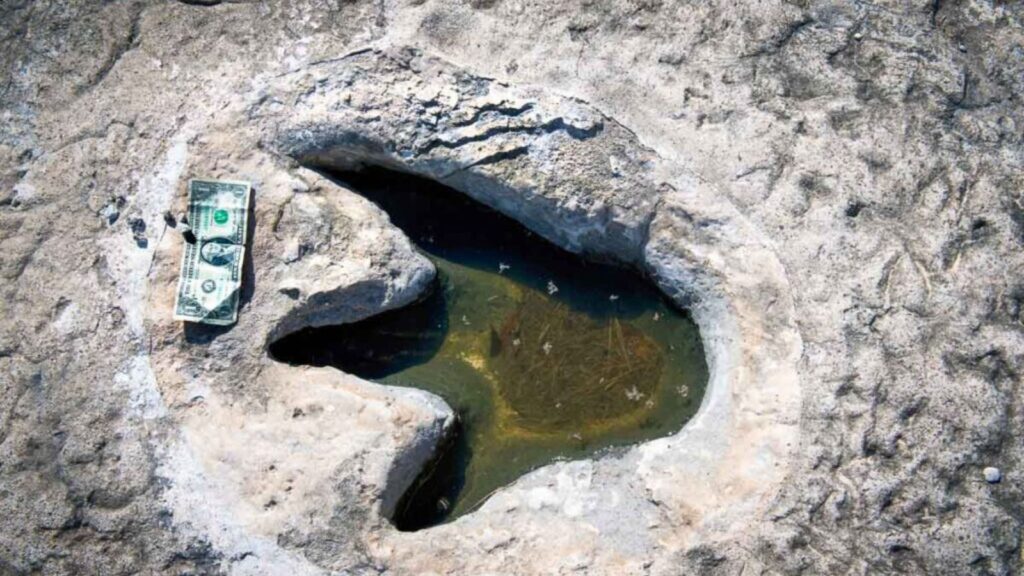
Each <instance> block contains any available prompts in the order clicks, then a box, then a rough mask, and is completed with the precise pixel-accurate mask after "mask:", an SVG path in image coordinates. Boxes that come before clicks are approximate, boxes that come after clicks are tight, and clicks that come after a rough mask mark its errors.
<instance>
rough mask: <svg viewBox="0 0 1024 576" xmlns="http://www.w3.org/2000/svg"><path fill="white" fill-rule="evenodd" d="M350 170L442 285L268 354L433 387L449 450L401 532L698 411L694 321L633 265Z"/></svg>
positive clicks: (461, 201) (417, 493)
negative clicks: (445, 411) (449, 429)
mask: <svg viewBox="0 0 1024 576" xmlns="http://www.w3.org/2000/svg"><path fill="white" fill-rule="evenodd" d="M343 179H344V180H345V181H346V182H347V183H348V184H349V185H351V186H352V187H353V188H354V189H355V190H357V191H359V192H360V193H361V194H363V195H365V196H366V197H368V198H369V199H371V200H373V201H374V202H376V203H377V204H378V205H380V206H381V207H382V208H384V209H385V211H387V212H388V214H389V215H390V217H391V219H392V222H394V223H395V224H396V225H397V226H399V227H400V228H402V229H403V230H404V231H405V232H406V234H407V235H408V236H409V237H410V238H411V239H412V240H413V241H414V242H415V243H416V244H417V245H418V246H419V247H420V249H421V250H422V251H423V252H424V253H425V254H427V255H428V257H430V258H431V260H432V261H433V262H434V264H435V265H436V266H437V270H438V278H437V281H436V282H435V285H434V289H433V290H432V291H431V293H430V294H429V295H428V296H427V297H426V298H425V299H423V300H422V301H420V302H418V303H416V304H413V305H411V306H408V307H406V308H403V309H401V310H395V311H391V312H387V313H385V314H381V315H378V316H376V317H373V318H370V319H367V320H364V321H362V322H358V323H355V324H350V325H342V326H334V327H327V328H318V329H307V330H303V331H301V332H299V333H296V334H293V335H291V336H288V337H286V338H284V339H282V340H281V341H279V342H277V343H275V344H274V345H273V346H272V349H271V352H272V353H273V355H274V356H275V357H277V358H279V359H281V360H285V361H289V362H293V363H300V364H312V365H318V366H325V365H329V366H336V367H338V368H340V369H341V370H344V371H346V372H349V373H353V374H356V375H359V376H361V377H364V378H369V379H372V380H375V381H378V382H381V383H385V384H391V385H399V386H412V387H416V388H421V389H424V390H429V391H431V392H434V393H436V394H438V395H439V396H441V397H442V398H444V399H445V400H446V401H447V402H448V404H449V405H450V406H452V408H453V409H454V410H455V411H456V413H457V414H458V415H459V418H460V421H459V422H460V424H459V429H458V433H457V434H456V435H455V436H454V437H453V439H452V441H451V442H450V445H449V446H447V447H446V449H445V451H444V455H443V457H442V458H440V459H439V460H438V461H437V462H435V463H434V464H433V465H432V467H431V469H430V470H428V471H427V472H426V473H424V474H423V475H422V476H421V478H420V479H419V480H418V481H417V483H416V484H415V485H414V487H413V488H412V489H410V491H409V493H407V494H406V496H405V497H404V498H403V500H402V502H401V503H400V505H399V509H398V511H397V512H396V514H395V517H394V518H393V521H394V522H395V524H396V526H398V527H399V528H400V529H409V530H414V529H418V528H423V527H427V526H431V525H434V524H437V523H439V522H442V521H445V520H446V519H453V518H456V517H458V516H459V515H461V514H464V513H466V512H468V511H470V510H472V509H473V508H475V507H477V506H478V505H480V504H481V503H482V502H483V501H484V500H485V499H486V498H487V496H488V495H490V494H491V493H492V492H494V491H495V490H496V489H498V488H500V487H502V486H504V485H507V484H510V483H511V482H513V481H514V480H515V479H516V478H518V477H520V476H521V475H523V474H524V473H525V472H528V471H529V470H532V469H534V468H537V467H539V466H542V465H544V464H547V463H549V462H552V461H554V460H557V459H577V458H582V457H586V456H590V455H593V454H594V453H595V452H598V451H601V450H603V449H608V448H611V447H614V446H621V445H626V444H632V443H636V442H640V441H643V440H647V439H651V438H657V437H661V436H666V435H669V434H672V433H674V432H677V431H678V430H679V429H680V428H681V427H682V426H683V424H684V423H685V422H686V421H687V420H688V419H689V418H690V417H691V416H692V415H693V414H694V412H695V411H696V410H697V408H698V407H699V406H700V401H701V397H702V395H703V393H704V386H705V384H706V382H707V367H706V364H705V360H704V351H703V349H702V347H701V341H700V336H699V334H698V331H697V327H696V326H695V325H694V323H693V322H692V321H691V319H690V318H689V317H688V316H687V315H686V314H685V313H683V312H680V311H678V310H677V309H675V308H673V307H672V306H671V305H669V304H668V303H667V302H666V300H665V299H664V298H663V297H662V295H661V294H660V293H659V292H658V291H657V290H655V289H654V288H653V287H651V285H650V283H649V282H648V281H647V280H646V279H644V278H643V277H641V276H640V275H638V274H636V273H634V272H631V271H628V270H625V269H622V268H618V267H613V266H609V265H604V264H596V263H592V262H588V261H586V260H584V259H583V258H581V257H579V256H576V255H573V254H570V253H568V252H565V251H563V250H561V249H559V248H557V247H555V246H554V245H552V244H550V243H548V242H547V241H545V240H543V239H542V238H540V237H538V236H536V235H534V234H532V233H530V232H529V231H528V230H526V229H525V228H524V227H522V226H521V225H520V224H518V223H517V222H515V221H513V220H511V219H509V218H507V217H505V216H502V215H501V214H499V213H497V212H495V211H492V210H490V209H488V208H486V207H483V206H481V205H480V204H478V203H476V202H474V201H472V200H470V199H468V198H467V197H465V196H463V195H461V194H459V193H457V192H454V191H452V190H450V189H447V188H445V187H443V186H440V185H438V184H436V183H433V182H429V181H425V180H420V179H417V178H413V177H409V176H402V175H396V174H391V173H383V172H375V171H371V172H368V173H360V174H347V175H345V176H344V177H343Z"/></svg>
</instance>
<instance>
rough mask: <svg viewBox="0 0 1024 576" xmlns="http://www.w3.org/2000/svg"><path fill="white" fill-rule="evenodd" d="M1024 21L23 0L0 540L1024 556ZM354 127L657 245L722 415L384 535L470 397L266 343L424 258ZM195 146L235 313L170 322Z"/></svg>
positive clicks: (875, 561)
mask: <svg viewBox="0 0 1024 576" xmlns="http://www.w3.org/2000/svg"><path fill="white" fill-rule="evenodd" d="M1022 17H1024V11H1022V10H1021V8H1020V7H1019V6H1017V5H1016V4H1011V3H1007V4H990V3H983V2H962V3H946V2H923V3H909V2H907V3H857V4H846V3H829V2H814V1H811V2H792V3H786V2H764V3H757V4H754V3H747V4H737V3H731V2H707V3H700V4H683V3H678V4H677V3H670V2H660V1H657V0H596V1H589V0H588V1H585V2H584V1H581V2H573V1H570V2H559V3H542V2H528V1H524V0H487V1H478V0H472V1H467V0H410V1H406V0H394V1H393V0H380V1H378V0H373V1H362V0H353V1H345V2H313V1H309V2H307V1H304V0H290V1H287V2H246V1H241V0H239V1H231V2H217V1H210V2H207V1H203V2H198V1H193V2H137V1H125V2H118V3H94V2H84V1H83V2H61V3H57V2H23V1H18V0H11V1H6V2H2V3H0V44H2V48H3V49H2V50H0V246H2V248H3V250H0V278H2V281H0V291H2V298H0V306H2V308H0V311H2V312H3V313H2V314H0V574H6V573H11V574H22V573H25V574H91V573H97V574H137V573H140V574H149V573H159V574H221V573H228V574H283V573H287V574H395V575H398V574H432V573H433V574H485V573H494V574H567V573H574V572H575V573H586V574H616V575H619V574H664V575H670V574H750V573H755V574H757V573H785V574H799V573H804V574H817V573H828V574H832V573H835V574H840V573H843V574H845V573H853V574H875V573H931V574H1016V573H1019V572H1021V571H1022V570H1024V559H1022V558H1024V557H1022V548H1021V539H1022V523H1024V506H1022V502H1024V494H1022V492H1024V484H1022V480H1021V474H1022V472H1021V456H1022V452H1024V444H1022V443H1021V441H1020V438H1021V437H1022V433H1024V430H1022V428H1024V415H1022V414H1021V410H1020V408H1021V405H1022V393H1024V392H1022V389H1021V385H1020V380H1021V374H1022V371H1024V319H1022V318H1024V317H1022V306H1024V282H1022V280H1021V278H1022V277H1024V274H1022V273H1024V256H1022V250H1021V247H1022V244H1024V192H1022V191H1024V178H1022V177H1021V174H1022V171H1021V167H1022V166H1021V165H1022V160H1024V158H1022V155H1021V152H1022V148H1021V138H1022V130H1024V128H1022V126H1024V114H1022V110H1021V105H1020V102H1019V98H1020V94H1021V93H1022V91H1024V32H1022V28H1021V18H1022ZM363 163H370V164H377V165H383V166H386V167H389V168H392V169H398V170H404V171H409V172H414V173H418V174H421V175H424V176H427V177H430V178H433V179H436V180H439V181H441V182H444V183H445V184H447V185H449V186H451V187H453V188H456V189H458V190H461V191H463V192H465V193H467V194H470V195H472V196H474V197H475V198H477V199H478V200H481V201H483V202H485V203H487V204H490V205H491V206H494V207H495V208H498V209H500V210H502V211H504V212H506V213H508V214H510V215H513V216H514V217H516V218H518V219H519V220H520V221H522V222H524V223H525V224H527V225H528V226H530V227H531V228H533V229H534V230H535V231H537V232H538V233H540V234H542V235H544V236H546V237H547V238H549V239H550V240H552V241H553V242H555V243H557V244H559V245H561V246H563V247H565V248H568V249H570V250H574V251H577V252H582V253H586V254H589V255H591V256H593V257H597V258H602V259H607V260H613V261H618V262H621V263H624V264H628V265H632V266H635V267H638V268H640V269H642V270H644V271H645V272H647V273H648V274H649V275H650V276H651V277H652V279H653V280H654V281H655V282H657V283H658V285H659V287H661V288H662V290H663V291H665V292H666V294H668V295H669V296H670V297H672V298H674V299H675V300H676V301H677V302H679V303H680V304H681V305H685V306H687V307H690V308H692V310H693V311H694V315H695V318H696V319H697V321H698V323H699V324H700V327H701V331H702V336H703V338H704V340H705V345H706V348H707V349H708V354H709V366H710V367H711V370H712V382H711V385H710V387H709V392H708V398H707V399H706V401H705V405H704V407H703V408H702V412H701V415H700V416H698V418H696V419H695V421H694V422H692V423H691V424H690V425H688V426H687V427H686V428H685V429H684V430H682V431H681V432H680V433H679V434H677V435H675V436H673V437H670V438H666V439H663V440H658V441H655V442H650V443H647V444H644V445H641V446H638V447H635V448H633V449H631V450H628V451H625V452H624V453H622V454H617V455H615V456H614V457H609V458H603V459H600V460H596V461H582V462H569V463H559V464H556V465H552V466H548V467H545V468H543V469H540V470H538V471H536V472H534V473H531V474H530V475H528V476H526V477H524V478H522V479H521V480H520V481H518V482H517V483H516V484H515V485H513V486H511V487H508V488H507V489H505V490H503V491H501V492H499V493H498V494H497V495H495V497H493V498H492V499H491V500H490V501H489V502H488V503H487V504H486V505H485V506H484V507H483V509H481V510H479V511H478V512H475V513H473V514H470V515H468V516H466V517H463V518H462V519H460V520H459V521H457V522H455V523H452V524H448V525H445V526H442V527H439V528H435V529H430V530H426V531H422V532H417V533H413V534H403V533H398V532H396V531H395V530H394V529H393V528H392V527H391V526H390V524H389V523H388V521H387V520H386V517H387V514H388V513H389V511H390V509H391V508H392V507H393V506H394V504H395V501H396V499H397V497H398V496H399V495H400V494H401V491H402V490H403V489H404V487H405V486H407V485H408V482H409V481H411V477H412V476H413V475H414V474H415V471H416V470H418V469H419V467H420V466H422V464H423V462H424V461H425V460H426V459H427V458H429V457H430V455H431V454H432V452H433V449H434V447H435V446H436V445H437V443H438V442H439V440H440V438H442V437H443V436H444V434H445V433H446V432H447V430H448V429H449V427H450V426H451V422H452V413H451V411H450V409H449V408H448V407H447V406H445V405H444V403H443V402H441V401H440V400H439V399H437V398H434V397H432V396H430V395H429V394H426V393H422V392H419V391H416V390H410V389H397V388H386V387H381V386H377V385H374V384H372V383H367V382H364V381H361V380H359V379H357V378H355V377H353V376H349V375H345V374H341V373H339V372H337V371H334V370H330V369H314V368H296V367H288V366H283V365H280V364H277V363H275V362H274V361H273V360H272V359H270V358H269V357H268V356H267V354H266V346H267V344H268V342H270V341H272V340H273V339H274V338H277V337H279V336H281V335H283V334H286V333H288V332H291V331H293V330H295V329H298V328H300V327H302V326H307V325H323V324H331V323H338V322H350V321H355V320H358V319H361V318H365V317H367V316H369V315H372V314H374V313H377V312H379V311H382V310H387V309H394V308H398V307H401V306H403V305H405V304H408V303H411V302H413V301H415V300H416V299H417V298H418V297H419V296H420V295H421V294H422V292H423V290H424V289H425V287H426V286H427V285H428V284H429V282H430V281H431V279H432V277H433V274H434V271H433V269H432V267H431V265H430V264H429V262H428V261H427V260H426V259H425V258H423V257H422V256H421V255H419V254H418V253H417V252H416V251H415V249H414V248H413V247H412V245H411V244H410V243H409V241H408V240H407V239H406V238H405V237H404V235H403V234H402V233H401V232H400V231H399V230H397V229H395V228H394V227H393V226H391V225H390V223H389V222H388V220H387V217H386V215H384V214H383V213H382V212H381V211H380V210H378V209H377V208H376V207H374V206H373V205H372V204H370V203H368V202H366V201H365V200H363V199H361V198H360V197H359V196H357V195H355V194H354V193H352V192H351V191H350V190H348V189H346V187H345V186H344V184H343V183H341V182H337V181H334V180H331V179H329V178H328V177H326V176H324V175H323V174H322V173H320V172H317V171H314V169H315V168H318V167H331V168H346V167H354V166H358V165H360V164H363ZM191 176H207V177H220V178H228V179H242V180H249V181H252V182H253V183H254V191H255V203H254V213H253V228H254V234H253V235H252V237H251V238H252V243H251V245H250V249H251V254H252V256H251V262H249V263H248V264H249V265H248V266H247V276H246V282H245V285H246V289H245V291H244V292H243V295H242V302H243V304H242V308H241V310H240V312H239V322H238V324H237V325H235V326H234V327H231V328H230V329H212V328H206V327H185V328H183V327H182V325H181V324H180V323H175V322H172V321H171V320H170V308H171V306H172V303H173V291H174V285H175V282H176V278H177V273H178V262H179V258H180V250H181V237H180V233H179V231H178V228H177V222H176V218H175V215H176V214H178V213H180V212H181V211H182V210H183V208H184V206H185V202H186V181H187V179H188V178H189V177H191ZM989 468H995V469H997V470H998V480H997V481H993V479H994V478H995V477H996V476H995V475H993V474H992V473H991V471H989V470H988V469H989Z"/></svg>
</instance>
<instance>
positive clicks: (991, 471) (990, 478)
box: [982, 466, 1003, 484]
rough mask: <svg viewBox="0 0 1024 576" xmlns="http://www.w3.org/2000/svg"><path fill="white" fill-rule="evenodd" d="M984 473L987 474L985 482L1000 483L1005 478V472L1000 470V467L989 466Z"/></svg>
mask: <svg viewBox="0 0 1024 576" xmlns="http://www.w3.org/2000/svg"><path fill="white" fill-rule="evenodd" d="M982 473H983V474H984V475H985V482H988V483H989V484H998V483H999V481H1000V480H1002V479H1003V473H1002V472H1000V471H999V468H995V467H992V466H989V467H988V468H985V469H984V470H983V471H982Z"/></svg>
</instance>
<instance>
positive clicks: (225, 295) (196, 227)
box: [174, 180, 252, 326]
mask: <svg viewBox="0 0 1024 576" xmlns="http://www.w3.org/2000/svg"><path fill="white" fill-rule="evenodd" d="M251 190H252V185H251V184H249V183H248V182H231V181H224V180H190V181H189V183H188V223H189V225H190V226H191V227H192V234H191V235H186V240H185V251H184V254H183V255H182V258H181V273H180V275H179V277H178V295H177V297H176V298H175V301H174V319H175V320H185V321H188V322H200V323H203V324H215V325H218V326H227V325H230V324H234V323H235V320H237V318H238V298H239V294H240V292H241V287H242V262H243V261H244V260H245V234H246V226H247V225H248V223H249V194H250V191H251Z"/></svg>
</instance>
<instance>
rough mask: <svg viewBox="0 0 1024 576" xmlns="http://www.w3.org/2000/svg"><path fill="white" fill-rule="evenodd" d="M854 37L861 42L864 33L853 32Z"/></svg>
mask: <svg viewBox="0 0 1024 576" xmlns="http://www.w3.org/2000/svg"><path fill="white" fill-rule="evenodd" d="M853 39H854V40H856V41H858V42H860V41H861V40H863V39H864V34H862V33H860V32H854V33H853Z"/></svg>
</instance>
